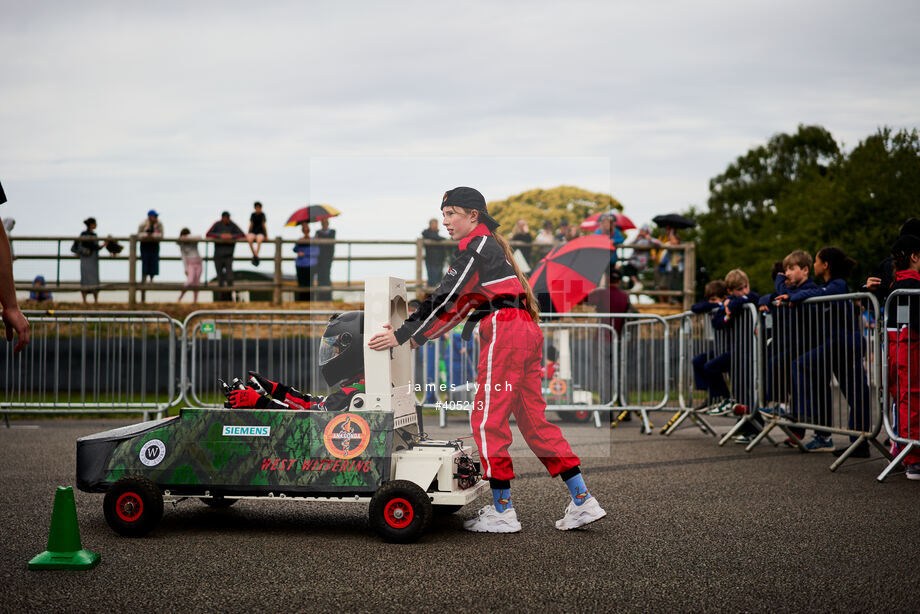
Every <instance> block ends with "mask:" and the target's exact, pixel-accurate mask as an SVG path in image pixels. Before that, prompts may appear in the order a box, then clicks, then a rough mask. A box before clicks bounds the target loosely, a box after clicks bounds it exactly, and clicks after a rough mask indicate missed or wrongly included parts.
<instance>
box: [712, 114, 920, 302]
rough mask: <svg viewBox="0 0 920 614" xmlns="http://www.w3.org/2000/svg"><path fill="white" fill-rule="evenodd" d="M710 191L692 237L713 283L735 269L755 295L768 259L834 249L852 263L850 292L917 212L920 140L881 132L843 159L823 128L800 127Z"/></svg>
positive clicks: (912, 134)
mask: <svg viewBox="0 0 920 614" xmlns="http://www.w3.org/2000/svg"><path fill="white" fill-rule="evenodd" d="M710 192H711V194H710V198H709V201H708V205H709V210H708V211H707V212H705V213H703V214H701V215H698V216H697V220H698V221H699V224H700V227H699V230H698V232H697V233H696V238H697V240H698V241H699V262H700V264H701V265H703V266H705V267H706V269H707V273H708V274H709V275H711V276H712V277H721V276H724V275H725V273H726V272H727V271H729V270H730V269H733V268H741V269H744V270H745V271H746V272H747V273H748V274H749V275H750V277H751V281H752V285H753V286H754V288H755V289H757V290H759V291H761V292H765V291H769V290H770V289H771V288H772V283H771V280H770V276H769V271H770V268H771V266H772V263H773V262H774V261H776V260H781V259H782V258H783V257H784V256H785V255H786V254H788V253H789V252H790V251H792V250H794V249H805V250H807V251H809V252H810V253H811V254H812V255H814V254H815V253H816V252H817V250H819V249H820V248H822V247H824V246H828V245H836V246H838V247H841V248H843V249H844V250H845V251H846V252H847V253H848V254H849V255H850V256H851V257H852V258H854V259H855V260H856V261H857V269H856V271H855V272H854V275H853V277H852V278H851V279H850V280H849V282H850V285H851V287H853V288H856V287H858V285H859V284H860V283H861V282H862V281H863V280H864V279H865V277H866V276H867V274H868V273H869V272H871V271H873V270H874V268H875V266H876V264H877V263H878V262H880V261H881V260H882V259H884V258H885V257H886V255H887V254H888V250H889V247H890V245H891V243H892V242H893V241H894V239H895V238H896V236H897V233H898V229H899V227H900V225H901V224H902V223H903V222H904V221H905V220H906V219H907V218H908V217H911V216H912V215H913V216H920V207H918V204H917V194H920V139H918V134H917V131H916V130H913V131H904V130H902V131H900V132H897V133H892V132H891V130H890V129H888V128H883V129H881V130H879V131H878V132H877V133H876V134H874V135H872V136H870V137H868V138H866V139H865V140H863V141H861V142H860V143H859V144H858V145H857V146H856V147H855V148H854V149H853V151H852V152H850V153H849V154H845V153H843V152H841V151H840V149H839V147H838V146H837V144H836V143H835V142H834V140H833V138H831V135H830V134H829V133H828V132H827V131H826V130H824V129H823V128H820V127H815V126H812V127H805V126H799V130H798V132H797V133H796V134H795V135H785V134H781V135H777V136H774V137H773V138H771V139H770V141H769V142H768V143H767V145H766V146H760V147H757V148H755V149H752V150H751V151H749V152H748V153H747V154H745V155H744V156H741V157H739V158H738V160H737V161H736V162H735V163H733V164H731V165H730V166H729V167H728V169H727V170H726V172H725V173H723V174H721V175H719V176H717V177H715V178H713V179H712V181H711V182H710ZM701 277H704V276H702V275H701Z"/></svg>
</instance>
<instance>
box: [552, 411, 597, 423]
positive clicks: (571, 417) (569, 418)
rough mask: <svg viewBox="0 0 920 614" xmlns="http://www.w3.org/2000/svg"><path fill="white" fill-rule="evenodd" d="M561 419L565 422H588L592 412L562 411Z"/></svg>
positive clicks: (560, 413)
mask: <svg viewBox="0 0 920 614" xmlns="http://www.w3.org/2000/svg"><path fill="white" fill-rule="evenodd" d="M557 413H558V414H559V419H560V420H562V421H563V422H588V421H589V420H590V419H591V412H590V411H588V410H576V411H560V412H557Z"/></svg>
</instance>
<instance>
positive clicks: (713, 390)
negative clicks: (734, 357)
mask: <svg viewBox="0 0 920 614" xmlns="http://www.w3.org/2000/svg"><path fill="white" fill-rule="evenodd" d="M730 367H731V362H730V359H729V354H728V353H727V352H726V353H724V354H719V355H718V356H716V355H715V353H714V352H703V353H701V354H697V355H696V356H694V357H693V381H694V383H695V384H696V389H697V390H707V391H709V400H710V402H711V401H712V400H713V399H717V398H723V399H727V398H728V394H729V393H728V386H726V385H725V377H724V376H723V375H722V374H723V373H728V370H729V368H730Z"/></svg>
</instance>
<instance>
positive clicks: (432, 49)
mask: <svg viewBox="0 0 920 614" xmlns="http://www.w3.org/2000/svg"><path fill="white" fill-rule="evenodd" d="M918 17H920V4H918V3H917V2H916V1H915V0H907V1H897V0H894V1H885V2H878V3H870V2H854V1H841V0H834V1H807V2H802V1H801V0H796V1H794V2H793V1H778V0H769V1H766V2H749V1H744V2H737V1H727V0H726V1H706V0H696V1H694V2H652V1H645V0H643V1H636V2H567V3H560V2H532V1H528V2H482V3H466V2H465V3H436V2H392V3H391V2H387V3H380V2H303V1H297V2H270V3H253V2H191V1H183V2H90V1H83V2H13V1H11V0H4V1H2V3H0V127H2V134H3V138H2V139H0V180H2V182H3V185H4V187H5V188H6V192H7V196H8V198H9V203H8V204H6V205H4V206H3V208H0V214H2V215H3V216H14V217H15V218H16V219H17V226H16V229H15V231H14V232H16V233H19V234H23V235H25V234H52V233H53V234H74V233H76V232H78V231H79V230H81V228H82V225H81V220H82V219H83V218H85V217H87V216H89V215H94V216H95V217H97V218H98V219H99V229H98V231H99V232H100V234H108V233H114V234H128V233H129V232H132V231H134V230H136V227H137V224H138V223H140V221H141V220H142V219H143V217H144V215H145V213H146V211H147V209H149V208H155V209H157V210H158V211H159V212H160V213H161V220H162V221H163V223H164V225H165V227H166V233H167V235H168V236H175V235H177V234H178V230H179V228H180V227H182V226H190V227H191V228H192V229H193V231H195V232H202V233H203V232H204V231H205V230H206V229H207V227H208V226H209V225H210V223H211V222H213V221H214V220H215V219H216V218H217V217H218V216H219V213H220V211H221V210H222V209H229V210H230V211H232V212H233V215H234V217H235V219H236V220H237V221H238V222H240V223H241V225H243V223H244V222H247V221H248V216H249V213H250V211H251V206H252V202H253V201H254V200H260V201H262V202H263V203H264V204H265V208H266V213H267V215H268V219H269V231H270V232H271V233H277V232H281V225H282V223H283V221H284V218H286V216H287V215H288V214H289V213H290V212H291V211H293V210H294V209H296V208H297V207H299V206H302V205H303V204H306V203H307V202H322V203H329V204H332V205H334V206H336V207H338V208H339V209H341V210H342V211H343V212H344V215H343V216H342V217H340V218H339V219H338V220H336V221H335V224H334V226H336V227H337V228H338V229H339V235H340V237H341V238H364V239H368V238H377V237H379V238H388V239H402V238H414V237H415V236H417V234H418V232H419V231H420V230H421V229H422V227H423V226H424V225H425V221H426V220H427V219H428V218H429V217H431V216H433V215H437V214H438V213H439V211H438V205H439V204H440V198H441V195H442V194H443V192H444V190H445V189H448V188H451V187H454V186H457V185H472V186H475V187H478V188H479V189H480V190H481V191H482V192H483V193H484V194H485V196H486V198H487V199H488V200H497V199H503V198H506V197H507V196H509V195H511V194H515V193H517V192H521V191H523V190H527V189H531V188H536V187H543V188H552V187H555V186H558V185H562V184H570V185H577V186H580V187H583V188H587V189H589V190H596V191H604V192H609V193H611V194H612V195H613V196H614V197H615V198H617V199H618V200H619V201H620V202H622V203H623V204H624V205H625V211H626V213H627V215H629V216H630V217H631V218H632V219H633V220H634V221H636V222H637V223H641V222H644V221H648V220H649V219H651V217H653V216H654V215H657V214H659V213H665V212H669V211H675V210H680V209H683V208H685V207H686V206H688V205H689V204H698V205H699V204H704V203H705V200H706V197H707V192H708V180H709V178H711V177H712V176H714V175H716V174H718V173H719V172H721V171H723V170H724V169H725V167H726V165H727V164H728V163H730V162H731V161H732V160H733V159H734V158H735V157H737V156H738V155H740V154H742V153H744V152H745V151H746V150H747V149H748V148H750V147H752V146H754V145H757V144H760V143H763V142H764V141H766V139H768V138H769V137H770V136H771V135H773V134H775V133H777V132H791V131H794V130H795V129H796V126H797V125H798V124H800V123H806V124H821V125H823V126H824V127H826V128H827V129H828V130H830V131H831V133H832V134H833V135H834V136H835V137H836V138H837V139H838V141H843V142H844V143H845V145H846V146H847V147H848V148H850V147H852V146H853V145H855V144H856V143H857V142H858V141H859V140H860V139H862V138H865V137H866V136H868V135H869V134H871V133H873V132H874V131H875V130H876V129H877V128H878V127H879V126H882V125H888V126H891V127H893V128H903V127H906V128H913V127H917V126H920V61H918V58H920V36H918V35H917V33H918V31H920V19H918ZM283 232H284V236H288V237H295V236H297V235H298V232H297V231H296V229H287V230H285V231H283Z"/></svg>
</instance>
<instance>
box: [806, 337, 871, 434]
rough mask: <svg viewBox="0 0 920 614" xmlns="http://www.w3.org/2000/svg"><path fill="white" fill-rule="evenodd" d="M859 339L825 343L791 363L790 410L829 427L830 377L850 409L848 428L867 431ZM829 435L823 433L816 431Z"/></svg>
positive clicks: (867, 404) (867, 398) (830, 406)
mask: <svg viewBox="0 0 920 614" xmlns="http://www.w3.org/2000/svg"><path fill="white" fill-rule="evenodd" d="M863 349H864V346H863V345H862V339H848V340H847V339H845V340H835V341H828V342H826V343H824V344H822V345H820V346H818V347H816V348H815V349H813V350H811V351H810V352H806V353H805V354H802V355H801V356H799V357H798V358H796V359H795V360H794V361H793V362H792V386H793V397H792V402H793V409H794V411H795V412H796V414H797V415H798V416H802V417H803V418H804V419H807V420H811V421H813V422H814V424H826V425H828V426H831V419H832V417H833V411H832V410H833V408H832V396H831V387H830V376H831V373H833V374H834V377H836V378H837V382H838V383H839V384H840V391H841V392H842V393H843V395H844V396H845V397H846V400H847V405H849V408H850V415H849V420H848V423H849V427H850V428H851V429H854V430H868V428H869V426H870V423H871V420H870V418H869V386H868V385H867V383H866V372H865V369H863V364H862V358H863V353H864V352H863ZM815 432H816V433H818V434H820V435H824V436H826V435H828V434H829V433H827V432H824V431H815Z"/></svg>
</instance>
